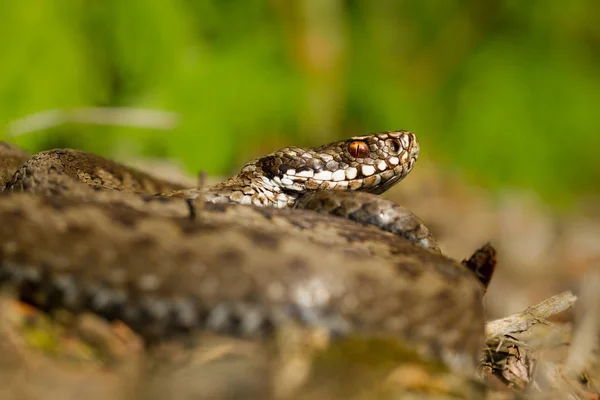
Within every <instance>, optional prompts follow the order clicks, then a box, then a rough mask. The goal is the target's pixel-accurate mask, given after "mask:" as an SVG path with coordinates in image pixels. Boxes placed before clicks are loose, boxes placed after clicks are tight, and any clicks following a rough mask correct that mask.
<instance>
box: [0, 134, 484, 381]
mask: <svg viewBox="0 0 600 400" xmlns="http://www.w3.org/2000/svg"><path fill="white" fill-rule="evenodd" d="M419 151H420V148H419V142H418V140H417V138H416V136H415V135H414V134H413V133H411V132H408V131H389V132H379V133H374V134H370V135H365V136H355V137H352V138H350V139H347V140H343V141H338V142H334V143H331V144H327V145H324V146H321V147H316V148H301V147H286V148H283V149H280V150H277V151H275V152H273V153H271V154H268V155H266V156H263V157H260V158H257V159H255V160H252V161H250V162H248V163H247V164H245V165H244V167H243V168H242V169H241V171H240V172H239V173H238V174H237V175H235V176H233V177H231V178H229V179H227V180H224V181H223V182H220V183H217V184H215V185H210V186H206V185H202V186H200V187H196V188H186V187H183V186H181V185H178V184H175V183H172V182H169V181H166V180H161V179H158V178H156V177H153V176H151V175H149V174H146V173H143V172H140V171H138V170H135V169H133V168H130V167H127V166H125V165H122V164H119V163H116V162H114V161H111V160H108V159H105V158H102V157H100V156H97V155H94V154H91V153H86V152H82V151H78V150H72V149H57V150H50V151H45V152H41V153H38V154H36V155H34V156H31V157H29V158H27V160H25V161H24V162H23V163H20V162H21V161H23V158H24V156H21V158H20V159H18V162H15V163H13V166H15V165H16V164H18V163H20V164H19V165H17V166H15V172H14V173H13V174H12V175H11V177H10V179H8V180H7V182H5V185H4V190H3V192H2V193H1V194H0V221H1V222H2V224H0V286H7V287H11V288H13V289H14V290H15V291H16V293H17V295H18V297H19V298H20V299H21V300H23V301H26V302H28V303H30V304H33V305H35V306H36V307H39V308H41V309H42V310H44V311H49V312H52V311H53V310H56V309H59V308H66V309H67V310H69V311H72V312H75V313H79V312H84V311H91V312H93V313H95V314H97V315H99V316H101V317H103V318H106V319H107V320H117V319H118V320H121V321H124V322H125V323H126V324H127V325H129V326H130V327H131V328H132V329H133V330H134V331H136V332H138V333H140V334H141V335H142V336H143V337H144V338H145V339H146V340H147V341H148V342H152V341H154V340H159V339H163V338H170V337H176V336H178V335H181V334H182V333H186V332H189V331H194V330H198V329H202V330H209V331H214V332H218V333H221V334H227V335H235V336H242V337H250V338H263V337H269V335H271V334H272V333H273V331H274V330H276V329H277V328H278V327H280V326H283V325H285V324H287V323H299V324H301V325H305V326H311V327H318V328H319V329H324V330H325V331H326V332H328V333H329V334H330V335H332V337H340V336H341V337H345V336H348V335H351V334H360V335H367V336H377V337H378V336H385V337H394V338H400V339H402V340H404V341H406V342H407V343H409V344H410V345H411V346H412V347H414V348H415V349H416V351H417V352H418V353H419V354H422V355H424V356H426V357H433V358H435V359H440V360H442V361H443V362H444V363H446V364H447V365H448V366H449V367H450V368H452V369H455V370H459V371H462V372H464V371H467V372H468V371H474V369H475V367H476V365H477V361H478V358H479V352H480V350H481V347H482V344H483V333H484V329H483V326H484V311H483V305H482V296H483V293H484V291H485V284H486V283H487V281H485V279H482V278H481V277H478V276H476V274H474V273H473V272H474V271H475V272H477V271H476V270H477V269H478V268H479V267H480V266H481V265H487V264H488V261H489V257H487V258H486V257H484V259H485V260H484V261H483V262H482V261H481V257H482V254H484V255H485V254H488V253H489V248H488V249H487V250H485V251H484V252H483V253H482V252H476V253H475V254H474V256H473V257H471V258H470V259H469V260H468V262H467V261H465V262H463V263H460V262H457V261H455V260H452V259H450V258H448V257H446V256H444V255H443V254H442V253H441V252H440V249H439V246H438V245H437V243H436V241H435V239H434V238H433V236H432V235H431V233H430V232H429V230H428V229H427V228H426V227H425V225H424V224H423V223H422V222H421V221H420V220H419V219H418V218H417V217H416V216H415V215H413V214H412V213H411V212H410V211H408V210H406V209H405V208H403V207H401V206H399V205H397V204H395V203H394V202H392V201H390V200H387V199H384V198H382V197H381V196H379V195H380V194H381V193H383V192H385V191H386V190H387V189H389V188H390V187H392V186H393V185H395V184H396V183H398V182H399V181H401V180H402V179H403V178H404V177H406V176H407V175H408V174H409V173H410V172H411V170H412V169H413V166H414V165H415V162H416V160H417V157H418V155H419ZM486 251H487V252H488V253H486ZM488 275H489V274H488Z"/></svg>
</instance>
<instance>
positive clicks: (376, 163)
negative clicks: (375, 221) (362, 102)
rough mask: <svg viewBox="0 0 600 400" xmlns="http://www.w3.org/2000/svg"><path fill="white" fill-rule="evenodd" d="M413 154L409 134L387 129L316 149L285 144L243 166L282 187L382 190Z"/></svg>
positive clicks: (416, 151) (408, 168)
mask: <svg viewBox="0 0 600 400" xmlns="http://www.w3.org/2000/svg"><path fill="white" fill-rule="evenodd" d="M418 155H419V142H418V141H417V138H416V136H415V135H414V134H413V133H411V132H408V131H389V132H379V133H374V134H371V135H366V136H355V137H352V138H350V139H348V140H343V141H339V142H334V143H330V144H327V145H324V146H321V147H316V148H300V147H286V148H283V149H281V150H278V151H276V152H274V153H272V154H269V155H267V156H265V157H263V158H260V159H258V160H255V161H253V162H252V163H249V164H247V165H246V166H245V167H244V169H243V171H246V172H252V173H254V174H256V175H257V177H260V178H261V179H262V180H268V181H269V184H270V185H272V186H278V187H280V188H281V189H282V190H284V191H294V192H307V191H311V190H360V191H366V192H371V193H382V192H384V191H386V190H387V189H389V188H390V187H391V186H393V185H394V184H396V183H397V182H399V181H400V180H401V179H402V178H404V177H405V176H406V175H408V173H409V172H410V171H411V170H412V168H413V166H414V164H415V161H416V160H417V157H418Z"/></svg>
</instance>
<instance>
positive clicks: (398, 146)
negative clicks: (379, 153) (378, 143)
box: [386, 139, 402, 154]
mask: <svg viewBox="0 0 600 400" xmlns="http://www.w3.org/2000/svg"><path fill="white" fill-rule="evenodd" d="M386 145H387V147H388V148H389V150H390V152H391V153H393V154H398V153H400V152H401V151H402V143H400V140H398V139H388V140H386Z"/></svg>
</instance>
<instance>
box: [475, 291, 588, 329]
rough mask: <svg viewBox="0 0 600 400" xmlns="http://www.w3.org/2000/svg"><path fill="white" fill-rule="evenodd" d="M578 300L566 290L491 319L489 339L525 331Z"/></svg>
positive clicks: (487, 325) (488, 327) (488, 324)
mask: <svg viewBox="0 0 600 400" xmlns="http://www.w3.org/2000/svg"><path fill="white" fill-rule="evenodd" d="M576 301H577V296H575V295H574V294H573V293H571V292H569V291H566V292H563V293H560V294H557V295H556V296H553V297H550V298H549V299H546V300H544V301H542V302H540V303H538V304H535V305H533V306H530V307H528V308H527V309H526V310H525V311H523V312H520V313H516V314H513V315H510V316H508V317H506V318H500V319H497V320H494V321H490V322H488V323H487V324H486V327H485V329H486V334H487V337H488V340H489V339H491V338H494V337H502V336H504V335H510V334H513V333H520V332H524V331H526V330H527V329H529V328H531V327H532V326H533V325H535V324H538V323H545V321H546V319H547V318H548V317H550V316H552V315H554V314H558V313H560V312H563V311H565V310H567V309H569V308H571V307H573V305H574V304H575V302H576Z"/></svg>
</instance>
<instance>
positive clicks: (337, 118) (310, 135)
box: [0, 0, 600, 205]
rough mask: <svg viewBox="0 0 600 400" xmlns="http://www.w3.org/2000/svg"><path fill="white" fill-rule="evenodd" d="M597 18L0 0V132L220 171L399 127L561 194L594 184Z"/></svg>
mask: <svg viewBox="0 0 600 400" xmlns="http://www.w3.org/2000/svg"><path fill="white" fill-rule="evenodd" d="M599 16H600V1H597V0H587V1H586V0H572V1H560V0H544V1H542V0H540V1H537V0H531V1H523V0H520V1H517V0H487V1H481V0H458V1H457V0H455V1H444V0H429V1H425V0H406V1H391V0H381V1H374V0H353V1H334V0H331V1H330V0H296V1H288V0H270V1H267V0H264V1H259V0H252V1H251V0H245V1H234V0H211V1H209V0H206V1H203V0H197V1H192V0H187V1H185V0H168V1H167V0H126V1H124V0H101V1H100V0H95V1H94V0H56V1H49V0H21V1H1V2H0V37H2V40H1V41H0V57H1V58H0V60H1V63H0V125H1V126H2V128H0V139H4V140H9V141H11V142H13V143H16V144H18V145H21V146H23V147H25V148H27V149H29V150H31V151H36V150H41V149H47V148H52V147H77V148H81V149H85V150H90V151H94V152H97V153H100V154H103V155H105V156H111V157H117V158H120V159H127V158H128V157H129V158H132V157H139V156H152V157H168V158H173V159H178V160H181V161H182V162H183V163H184V164H185V166H186V168H188V169H189V171H191V172H195V171H198V170H201V169H202V170H206V171H208V172H209V173H210V174H228V173H231V172H232V171H235V169H236V168H238V167H239V166H240V165H241V164H242V163H243V162H244V161H246V160H248V159H250V158H253V157H255V156H258V155H261V154H263V153H266V152H268V151H271V150H274V149H276V148H278V147H282V146H286V145H291V144H295V145H318V144H322V143H324V142H327V141H331V140H335V139H339V138H345V137H348V136H351V135H355V134H364V133H367V132H374V131H382V130H392V129H408V130H411V131H413V132H415V133H416V134H417V135H418V137H419V138H420V141H421V143H422V158H428V159H430V160H434V161H435V162H436V163H438V164H440V165H444V166H446V167H445V168H448V169H452V170H457V171H459V172H460V173H464V175H465V176H466V177H467V178H468V179H469V180H472V181H475V182H476V183H477V184H478V185H483V186H486V187H489V188H502V187H518V188H531V189H533V190H535V191H537V192H538V193H540V194H541V195H542V196H543V198H544V199H546V200H547V201H549V202H551V203H554V204H557V205H565V204H570V203H571V202H572V201H573V200H576V199H578V198H579V197H581V196H583V195H588V194H598V193H599V192H600V189H599V185H598V184H599V183H600V156H599V155H600V154H599V149H600V110H599V108H600V107H599V106H600V68H598V66H599V65H600V64H599V62H600V51H599V50H600V23H599V18H598V17H599ZM107 106H108V107H127V108H126V109H124V110H121V111H119V112H118V113H117V114H116V115H115V114H110V113H109V114H103V113H102V109H95V107H107ZM130 107H131V108H134V109H143V110H147V113H146V114H142V115H137V116H136V114H132V109H129V108H130ZM52 110H59V111H52ZM118 110H119V109H117V111H118ZM165 112H167V113H165ZM38 113H42V114H38ZM122 118H124V119H122ZM92 121H93V122H96V123H98V122H99V123H102V124H95V123H89V122H92Z"/></svg>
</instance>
